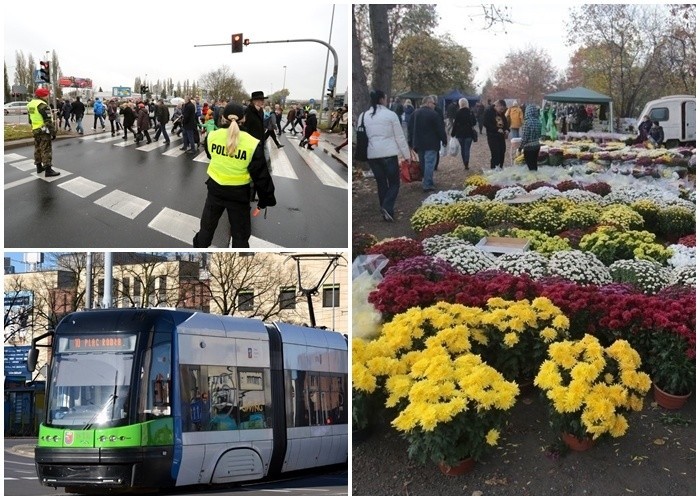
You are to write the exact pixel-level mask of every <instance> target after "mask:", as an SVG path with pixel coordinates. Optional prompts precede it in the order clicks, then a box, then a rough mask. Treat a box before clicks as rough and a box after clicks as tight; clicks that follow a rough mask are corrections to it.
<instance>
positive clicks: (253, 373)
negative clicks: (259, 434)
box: [238, 368, 272, 429]
mask: <svg viewBox="0 0 700 500" xmlns="http://www.w3.org/2000/svg"><path fill="white" fill-rule="evenodd" d="M238 378H239V383H240V384H239V387H240V395H239V415H240V428H241V429H264V428H268V427H272V404H271V403H272V397H271V394H270V370H269V369H267V368H266V369H256V368H239V369H238Z"/></svg>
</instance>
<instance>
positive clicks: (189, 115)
mask: <svg viewBox="0 0 700 500" xmlns="http://www.w3.org/2000/svg"><path fill="white" fill-rule="evenodd" d="M196 113H197V111H196V108H195V105H194V103H193V102H192V98H191V97H189V96H187V98H186V99H185V104H184V105H183V106H182V131H183V145H182V147H181V148H180V149H181V150H183V151H185V152H186V153H191V154H194V152H195V148H194V134H196V133H197V114H196Z"/></svg>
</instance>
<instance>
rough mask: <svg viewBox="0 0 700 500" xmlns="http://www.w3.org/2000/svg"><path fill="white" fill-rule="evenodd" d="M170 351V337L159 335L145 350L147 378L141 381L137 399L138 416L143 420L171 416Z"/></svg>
mask: <svg viewBox="0 0 700 500" xmlns="http://www.w3.org/2000/svg"><path fill="white" fill-rule="evenodd" d="M159 337H160V338H159ZM170 351H171V344H170V337H169V336H168V335H159V334H156V338H155V339H154V345H153V347H152V348H150V349H147V350H146V353H145V354H146V355H145V356H144V363H145V370H144V371H146V372H147V373H148V377H147V378H145V379H144V380H142V384H141V393H140V397H139V415H140V417H141V418H143V419H145V420H150V419H153V418H158V417H164V416H169V415H171V414H172V411H171V405H170V393H171V390H170V389H171V387H170V384H171V376H170V374H171V362H170Z"/></svg>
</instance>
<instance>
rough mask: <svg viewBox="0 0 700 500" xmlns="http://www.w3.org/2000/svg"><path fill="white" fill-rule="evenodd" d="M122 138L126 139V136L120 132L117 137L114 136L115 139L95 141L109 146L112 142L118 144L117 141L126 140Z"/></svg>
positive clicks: (108, 138)
mask: <svg viewBox="0 0 700 500" xmlns="http://www.w3.org/2000/svg"><path fill="white" fill-rule="evenodd" d="M122 137H124V136H123V135H122V134H121V131H120V132H119V133H117V135H116V136H114V137H107V138H106V139H100V140H98V141H95V142H99V143H101V144H108V143H110V142H117V141H120V140H121V141H123V140H124V139H122Z"/></svg>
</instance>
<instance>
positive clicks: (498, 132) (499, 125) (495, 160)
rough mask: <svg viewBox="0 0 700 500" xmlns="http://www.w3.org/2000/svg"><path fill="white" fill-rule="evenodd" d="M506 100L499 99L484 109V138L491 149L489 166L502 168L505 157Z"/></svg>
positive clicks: (506, 134) (506, 129)
mask: <svg viewBox="0 0 700 500" xmlns="http://www.w3.org/2000/svg"><path fill="white" fill-rule="evenodd" d="M505 111H506V102H505V101H504V100H503V99H500V100H498V101H497V102H496V104H494V105H491V106H489V107H488V108H486V110H485V111H484V127H485V128H486V140H487V141H488V143H489V149H490V150H491V168H492V169H495V168H497V167H500V168H503V163H504V162H505V157H506V137H507V136H508V118H506V114H505Z"/></svg>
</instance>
